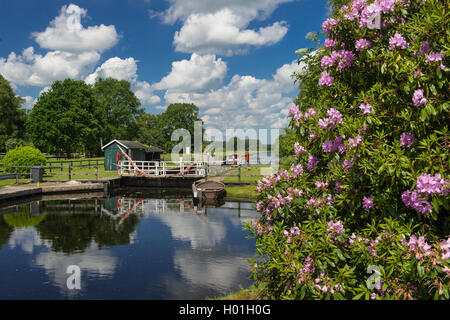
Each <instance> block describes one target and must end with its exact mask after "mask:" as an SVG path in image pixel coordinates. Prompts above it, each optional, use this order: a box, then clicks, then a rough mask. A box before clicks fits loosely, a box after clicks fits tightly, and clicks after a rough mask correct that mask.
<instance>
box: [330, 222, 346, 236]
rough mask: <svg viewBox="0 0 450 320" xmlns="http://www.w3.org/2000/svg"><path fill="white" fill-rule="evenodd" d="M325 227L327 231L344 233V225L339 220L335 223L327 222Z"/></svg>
mask: <svg viewBox="0 0 450 320" xmlns="http://www.w3.org/2000/svg"><path fill="white" fill-rule="evenodd" d="M327 225H328V228H327V231H332V232H335V233H338V234H342V233H344V224H343V223H342V221H341V220H338V221H337V222H334V221H329V222H328V224H327Z"/></svg>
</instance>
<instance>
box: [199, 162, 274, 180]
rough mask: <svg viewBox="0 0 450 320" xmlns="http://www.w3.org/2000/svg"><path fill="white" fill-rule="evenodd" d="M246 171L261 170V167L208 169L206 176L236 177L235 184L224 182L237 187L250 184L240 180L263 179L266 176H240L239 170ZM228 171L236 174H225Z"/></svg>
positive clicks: (235, 166) (239, 166) (245, 166)
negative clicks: (233, 171)
mask: <svg viewBox="0 0 450 320" xmlns="http://www.w3.org/2000/svg"><path fill="white" fill-rule="evenodd" d="M243 168H244V169H247V170H251V169H261V167H253V168H252V166H251V165H244V166H241V165H231V166H229V167H227V168H223V167H212V168H211V167H209V168H208V174H207V176H221V177H225V178H228V177H237V178H238V179H237V182H225V183H226V184H238V185H243V184H251V183H249V182H242V181H241V178H247V177H248V178H263V177H265V176H266V174H242V173H241V170H243ZM230 170H237V174H230V173H227V171H230Z"/></svg>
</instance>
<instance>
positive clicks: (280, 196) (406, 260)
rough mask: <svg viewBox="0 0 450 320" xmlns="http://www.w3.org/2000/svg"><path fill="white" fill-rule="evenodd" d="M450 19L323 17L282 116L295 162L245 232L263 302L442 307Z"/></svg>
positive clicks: (449, 255) (387, 13)
mask: <svg viewBox="0 0 450 320" xmlns="http://www.w3.org/2000/svg"><path fill="white" fill-rule="evenodd" d="M449 12H450V6H449V4H448V2H446V1H439V0H415V1H414V0H410V1H409V0H375V1H370V0H367V1H366V0H355V1H353V2H351V3H350V4H349V5H347V6H343V7H342V8H341V10H340V11H339V12H338V13H337V15H336V16H335V17H333V18H330V19H328V20H326V21H325V22H324V24H323V32H324V33H325V35H326V37H327V40H326V41H325V46H324V47H319V48H318V49H317V50H316V51H315V52H314V53H311V54H308V55H306V56H304V57H303V58H302V61H303V62H304V63H306V64H307V65H308V68H307V71H305V72H302V73H300V74H298V75H297V77H298V80H299V83H300V94H299V95H298V97H297V98H296V100H295V106H292V107H291V108H290V110H289V116H290V117H291V118H292V121H291V127H292V128H294V129H296V131H297V136H298V139H297V141H296V143H295V146H294V148H293V149H294V151H295V155H296V156H297V164H294V165H292V166H291V168H290V170H280V171H279V172H277V173H276V174H274V175H272V176H270V177H265V178H264V179H262V180H261V181H260V182H259V183H258V191H259V192H260V197H259V199H258V200H259V201H258V203H257V210H258V211H260V212H261V218H260V219H259V221H254V222H253V224H252V225H249V226H248V228H249V229H251V230H252V232H253V234H254V236H255V237H256V239H257V246H258V255H257V256H256V257H255V259H254V261H252V263H251V265H252V266H253V274H254V277H255V279H257V280H261V281H264V282H266V283H267V290H268V292H267V294H268V295H270V296H271V297H273V298H286V299H301V298H307V299H329V298H333V299H359V298H365V299H449V298H450V296H449V295H450V286H449V279H450V269H449V268H450V215H449V213H450V201H449V200H450V199H449V196H448V194H449V191H450V179H449V178H450V165H449V150H448V149H449V147H450V136H449V131H448V124H449V123H450V121H449V116H450V114H449V105H450V103H449V101H450V94H449V85H450V83H449V81H448V71H449V69H448V68H447V67H446V65H448V56H449V50H450V46H449V42H450V41H449V38H450V35H449V33H448V30H450V23H449V20H448V15H449ZM374 15H375V16H377V15H378V17H379V18H380V19H379V20H380V24H379V28H373V27H372V24H371V23H372V20H373V19H374ZM373 270H376V272H373Z"/></svg>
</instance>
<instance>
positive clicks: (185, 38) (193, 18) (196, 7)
mask: <svg viewBox="0 0 450 320" xmlns="http://www.w3.org/2000/svg"><path fill="white" fill-rule="evenodd" d="M290 1H292V0H248V1H241V0H192V1H183V0H169V2H170V6H169V8H168V9H167V10H166V11H164V12H151V16H152V17H160V18H161V19H162V21H163V22H164V23H168V24H173V23H175V22H177V21H181V22H182V23H183V25H182V27H181V29H180V30H179V31H177V32H176V33H175V36H174V41H173V43H174V45H175V49H176V50H177V51H180V52H187V53H193V52H195V53H200V54H207V53H210V54H221V55H227V56H230V55H234V54H240V53H245V52H247V51H248V48H249V47H250V46H263V45H271V44H274V43H277V42H278V41H280V40H281V39H282V38H283V37H284V36H285V35H286V33H287V31H288V26H287V24H286V23H285V22H284V21H277V22H275V23H273V24H271V25H268V26H264V27H261V28H259V29H258V30H253V29H248V25H249V24H250V22H251V21H253V20H264V19H266V18H267V17H269V16H270V15H271V14H272V12H273V11H274V10H275V9H276V8H277V7H278V6H279V5H280V4H281V3H284V2H290Z"/></svg>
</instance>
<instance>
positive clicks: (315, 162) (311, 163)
mask: <svg viewBox="0 0 450 320" xmlns="http://www.w3.org/2000/svg"><path fill="white" fill-rule="evenodd" d="M319 162H320V161H319V159H317V157H316V156H309V158H308V165H307V167H306V168H307V169H308V171H312V170H313V169H314V167H315V166H317V165H318V164H319Z"/></svg>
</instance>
